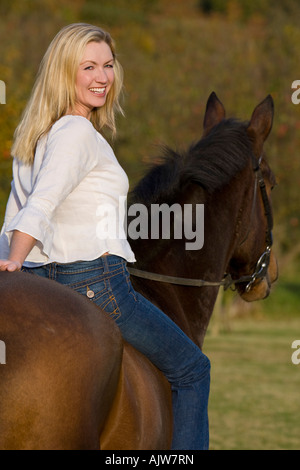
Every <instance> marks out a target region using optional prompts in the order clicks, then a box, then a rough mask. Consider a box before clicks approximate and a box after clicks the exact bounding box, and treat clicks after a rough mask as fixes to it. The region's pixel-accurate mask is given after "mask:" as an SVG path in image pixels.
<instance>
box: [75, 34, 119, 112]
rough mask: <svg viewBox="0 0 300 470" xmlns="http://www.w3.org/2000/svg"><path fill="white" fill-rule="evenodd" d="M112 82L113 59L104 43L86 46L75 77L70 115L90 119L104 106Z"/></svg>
mask: <svg viewBox="0 0 300 470" xmlns="http://www.w3.org/2000/svg"><path fill="white" fill-rule="evenodd" d="M113 82H114V57H113V54H112V51H111V49H110V47H109V45H108V44H106V42H104V41H103V42H90V43H88V44H87V46H86V48H85V51H84V54H83V57H82V59H81V61H80V64H79V68H78V71H77V77H76V104H75V108H74V110H73V113H72V114H76V115H80V116H84V117H86V118H87V119H90V116H91V112H92V110H93V109H94V108H98V107H101V106H103V105H104V104H105V102H106V98H107V95H108V93H109V90H110V88H111V86H112V84H113Z"/></svg>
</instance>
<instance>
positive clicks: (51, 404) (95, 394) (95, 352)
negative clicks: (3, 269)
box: [0, 273, 122, 449]
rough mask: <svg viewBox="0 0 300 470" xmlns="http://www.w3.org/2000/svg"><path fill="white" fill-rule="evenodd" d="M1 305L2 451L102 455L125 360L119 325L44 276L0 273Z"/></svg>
mask: <svg viewBox="0 0 300 470" xmlns="http://www.w3.org/2000/svg"><path fill="white" fill-rule="evenodd" d="M18 274H19V273H18ZM0 298H1V315H0V339H1V340H2V341H4V342H5V345H6V364H2V365H0V416H1V419H0V449H99V442H100V433H101V431H102V428H103V425H104V422H105V419H106V417H107V414H108V412H109V409H110V407H111V402H112V400H113V398H114V394H115V392H116V389H117V384H118V380H119V372H120V366H121V360H122V339H121V335H120V333H119V330H118V329H117V327H116V325H115V323H114V322H113V321H112V320H111V319H110V318H108V317H107V316H106V315H105V314H103V313H102V312H101V311H100V310H99V308H98V307H96V306H95V305H93V304H92V303H91V302H89V301H88V300H87V299H85V298H84V297H83V296H80V295H79V294H76V293H75V292H73V291H72V290H71V289H69V288H66V287H64V286H60V285H59V284H57V283H55V282H53V281H47V280H45V279H41V278H39V277H38V276H31V275H27V274H21V273H20V274H19V275H17V274H13V273H0Z"/></svg>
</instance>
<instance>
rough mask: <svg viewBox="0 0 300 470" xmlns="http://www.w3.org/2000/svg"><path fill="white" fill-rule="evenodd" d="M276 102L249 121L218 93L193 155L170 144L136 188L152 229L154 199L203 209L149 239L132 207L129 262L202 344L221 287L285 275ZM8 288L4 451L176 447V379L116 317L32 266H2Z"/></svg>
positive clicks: (0, 411)
mask: <svg viewBox="0 0 300 470" xmlns="http://www.w3.org/2000/svg"><path fill="white" fill-rule="evenodd" d="M273 108H274V105H273V100H272V98H271V96H270V95H268V96H267V97H266V98H265V99H264V100H263V101H262V102H261V103H260V104H258V105H257V106H256V108H255V109H254V111H253V113H252V116H251V119H250V120H249V121H247V122H242V121H239V120H237V119H235V118H226V116H225V109H224V106H223V104H222V103H221V101H220V100H219V98H218V97H217V95H216V94H215V93H214V92H213V93H212V94H211V95H210V96H209V98H208V101H207V104H206V110H205V115H204V122H203V133H202V136H201V138H200V140H199V141H197V142H196V143H194V144H192V145H191V146H190V147H189V148H188V149H187V150H186V151H184V152H181V153H179V152H175V151H174V150H171V149H170V148H166V149H164V152H163V154H162V156H161V159H160V161H159V162H158V163H156V164H155V165H154V166H153V168H151V169H150V170H149V171H148V172H147V173H146V175H145V176H144V177H143V178H142V179H141V181H140V182H139V183H138V184H137V186H136V187H135V188H134V189H133V191H132V193H131V194H130V198H129V203H130V205H129V209H128V213H130V208H135V209H136V208H140V207H143V208H144V210H145V213H146V216H147V217H148V219H147V227H149V226H150V224H151V222H152V220H151V216H153V214H151V208H152V207H153V206H154V207H156V208H157V207H161V205H162V204H166V205H167V206H168V207H170V208H171V207H173V208H177V209H178V208H179V207H180V208H182V211H183V210H184V209H186V208H189V209H190V208H191V212H190V213H188V215H189V217H187V218H184V217H183V218H181V220H179V222H178V220H177V219H178V213H177V214H175V215H176V216H175V215H174V214H173V218H172V217H171V213H170V218H169V221H170V231H169V232H168V233H167V235H168V236H165V235H166V234H165V232H164V230H163V229H162V228H161V227H159V232H160V234H159V236H158V237H157V236H155V237H151V236H149V233H148V234H147V233H144V234H143V236H140V237H138V236H137V233H136V232H137V230H135V231H134V230H132V227H133V225H132V224H133V223H135V225H134V226H135V227H137V225H138V223H137V221H136V218H134V216H132V214H133V212H132V211H131V216H129V217H128V237H129V239H130V242H131V245H132V248H133V250H134V252H135V254H136V259H137V263H136V265H135V266H128V269H129V270H130V273H131V278H132V282H133V284H134V287H135V288H136V290H138V291H139V292H140V293H142V294H143V295H144V296H145V297H147V298H148V299H149V300H151V301H152V302H154V303H155V304H156V305H158V306H159V307H160V308H161V309H162V310H163V311H164V312H165V313H166V314H167V315H169V316H170V317H171V318H172V319H173V320H174V321H175V322H176V323H177V324H178V325H179V326H180V327H181V328H182V330H183V331H184V332H185V333H186V334H187V335H188V336H189V337H190V338H191V339H192V340H193V341H194V342H195V343H196V344H197V345H198V346H199V348H202V347H203V341H204V338H205V333H206V331H207V327H208V324H209V320H210V317H211V315H212V312H213V307H214V303H215V301H216V297H217V293H218V290H219V288H220V286H223V287H224V288H225V289H227V288H229V287H232V288H235V289H236V290H237V292H238V293H239V295H240V296H241V297H242V298H243V299H244V300H245V301H249V302H250V301H255V300H260V299H263V298H266V297H267V296H268V295H269V293H270V288H271V285H272V283H273V282H275V281H276V279H277V276H278V270H277V262H276V258H275V255H274V254H273V249H272V228H273V218H272V206H271V189H272V187H273V186H274V184H275V177H274V175H273V173H272V171H271V169H270V167H269V165H268V163H267V161H266V158H265V155H264V149H263V147H264V142H265V141H266V139H267V137H268V135H269V133H270V131H271V128H272V122H273V113H274V110H273ZM174 204H176V206H174ZM164 207H166V206H164ZM197 207H200V209H201V210H200V212H197ZM203 208H204V210H203ZM199 214H200V216H199ZM135 215H136V214H135ZM179 215H180V214H179ZM152 218H153V217H152ZM179 219H180V217H179ZM190 219H191V220H190ZM143 220H146V219H143ZM191 221H192V223H193V225H192V230H185V229H186V227H184V225H186V224H187V223H188V222H191ZM199 221H200V225H201V223H202V222H203V224H202V225H201V227H200V229H201V230H200V232H201V234H200V235H199V236H200V241H199V240H198V241H197V240H196V238H197V235H198V232H197V230H198V229H199V226H198V227H197V224H198V223H199ZM148 223H149V226H148ZM176 224H177V225H176ZM178 225H179V226H181V228H182V231H181V235H182V236H178ZM198 225H199V224H198ZM176 231H177V232H176ZM146 232H147V230H146ZM175 232H176V233H175ZM176 234H177V236H175V235H176ZM193 234H195V242H192V241H191V240H192V237H191V235H193ZM150 235H151V234H150ZM187 248H190V249H187ZM0 296H1V297H0V298H1V314H0V339H1V341H3V343H4V344H5V346H6V363H5V364H0V378H1V380H0V416H1V419H0V449H14V450H16V449H51V450H54V449H64V450H68V449H70V450H72V449H77V450H78V449H80V450H82V449H102V450H147V449H150V450H165V449H170V446H171V440H172V407H171V391H170V386H169V384H168V382H167V380H166V379H165V377H164V376H163V374H162V373H161V372H160V371H159V370H158V369H156V367H154V366H153V365H152V364H151V363H150V362H149V361H148V359H146V358H145V357H144V356H143V355H142V354H140V353H139V352H138V351H136V350H135V349H134V348H133V347H132V346H130V345H129V344H128V343H126V342H124V341H123V339H122V337H121V334H120V331H119V329H118V327H117V326H116V324H115V323H114V321H113V320H112V319H111V318H110V317H109V316H107V315H106V314H105V313H104V312H103V311H101V309H99V308H98V307H97V306H96V305H95V304H93V302H92V301H91V300H90V299H87V298H85V297H83V296H81V295H80V294H78V293H76V292H74V291H72V290H71V289H70V288H68V287H65V286H62V285H59V284H58V283H56V282H53V281H51V280H47V279H43V278H39V277H38V276H32V275H29V274H26V273H22V272H18V273H16V272H15V273H9V272H1V273H0Z"/></svg>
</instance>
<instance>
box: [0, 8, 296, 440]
mask: <svg viewBox="0 0 300 470" xmlns="http://www.w3.org/2000/svg"><path fill="white" fill-rule="evenodd" d="M299 17H300V2H299V1H298V0H285V1H284V2H283V1H282V2H280V1H278V2H274V1H272V0H241V1H238V0H130V1H128V0H113V1H112V0H59V1H56V0H7V1H6V0H0V80H3V81H4V82H5V84H6V104H0V226H2V222H3V217H4V211H5V205H6V202H7V197H8V194H9V190H10V181H11V163H12V162H11V156H10V148H11V143H12V138H13V132H14V130H15V127H16V126H17V124H18V121H19V119H20V116H21V113H22V111H23V109H24V107H25V104H26V102H27V100H28V97H29V94H30V91H31V88H32V86H33V83H34V78H35V75H36V73H37V70H38V66H39V63H40V61H41V59H42V57H43V55H44V53H45V51H46V49H47V47H48V45H49V43H50V41H51V40H52V38H53V37H54V35H55V34H56V33H57V32H58V31H59V30H60V29H61V28H62V27H63V26H65V25H66V24H69V23H73V22H79V21H82V22H89V23H94V24H97V25H99V26H102V27H103V28H104V29H108V30H109V31H110V33H111V34H112V36H113V38H114V39H115V41H116V44H117V52H118V56H119V60H120V61H121V63H122V65H123V67H124V71H125V95H124V103H123V107H124V109H125V113H126V118H125V119H124V118H120V119H119V121H118V128H119V132H118V137H117V140H116V141H115V142H113V143H112V145H113V147H114V149H115V152H116V155H117V156H118V159H119V160H120V162H121V164H122V165H123V167H124V169H125V170H126V171H127V173H128V176H129V178H130V182H131V185H134V184H135V183H136V182H137V181H138V180H139V179H140V177H141V176H142V175H143V173H144V172H145V164H147V163H148V162H149V161H151V160H152V159H155V156H156V154H157V152H158V149H157V147H158V146H159V145H160V144H162V143H164V144H168V145H170V146H171V147H174V148H184V147H186V146H188V145H189V144H190V143H191V142H192V141H195V140H197V139H199V138H200V136H201V133H202V121H203V115H204V110H205V106H206V101H207V98H208V96H209V94H210V93H211V92H212V91H215V92H216V93H217V95H218V97H219V98H220V100H221V101H222V102H223V104H224V106H225V108H226V111H227V116H235V117H238V118H240V119H242V120H248V119H249V118H250V116H251V113H252V111H253V109H254V107H255V106H256V105H257V104H258V103H259V102H260V101H262V100H263V99H264V98H265V97H266V95H267V94H269V93H270V94H271V95H272V97H273V99H274V102H275V119H274V124H273V130H272V133H271V135H270V137H269V139H268V141H267V144H266V146H265V150H266V154H267V158H268V161H269V163H270V166H271V167H272V169H273V171H274V173H275V174H276V178H277V183H278V185H277V186H276V188H275V189H274V191H273V207H274V220H275V228H274V244H275V250H276V255H277V258H278V262H279V272H280V279H279V281H278V282H277V284H276V286H275V287H274V288H273V292H272V294H271V296H270V297H269V298H268V299H266V300H264V301H262V302H257V303H254V304H246V303H244V302H241V301H239V299H238V298H237V297H236V295H235V294H234V293H232V292H229V293H228V292H226V294H224V293H220V296H219V298H218V302H217V305H216V308H215V312H214V315H213V318H212V321H211V325H210V328H209V331H208V333H207V337H206V341H205V348H204V349H205V351H206V353H207V354H208V355H209V357H210V358H211V360H212V393H211V401H210V417H211V418H210V419H211V447H212V449H296V448H299V447H300V437H299V436H300V432H299V431H300V419H299V417H300V416H299V407H298V406H297V402H298V403H299V393H298V391H299V385H300V364H299V365H296V364H293V363H292V361H291V356H292V353H293V350H292V349H291V344H292V342H293V341H294V340H296V339H300V262H299V260H300V236H299V235H300V210H299V186H300V157H299V148H300V104H299V105H296V104H293V102H292V100H291V97H292V94H293V91H295V90H293V89H292V83H293V81H294V80H300V66H299V51H298V49H299V44H300V28H299ZM299 357H300V353H299Z"/></svg>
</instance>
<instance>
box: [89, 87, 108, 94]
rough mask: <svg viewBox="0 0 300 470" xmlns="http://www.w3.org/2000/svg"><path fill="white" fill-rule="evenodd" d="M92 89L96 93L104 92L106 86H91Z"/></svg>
mask: <svg viewBox="0 0 300 470" xmlns="http://www.w3.org/2000/svg"><path fill="white" fill-rule="evenodd" d="M89 90H90V91H93V92H95V93H104V92H105V88H89Z"/></svg>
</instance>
